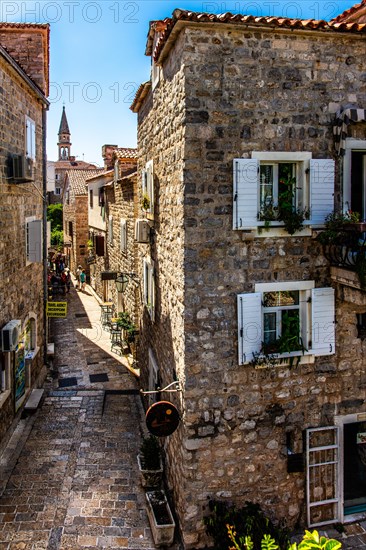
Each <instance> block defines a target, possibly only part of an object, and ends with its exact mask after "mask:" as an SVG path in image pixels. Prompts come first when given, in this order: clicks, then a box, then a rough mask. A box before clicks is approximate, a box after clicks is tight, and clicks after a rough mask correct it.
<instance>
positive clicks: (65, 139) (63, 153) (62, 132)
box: [57, 106, 71, 160]
mask: <svg viewBox="0 0 366 550" xmlns="http://www.w3.org/2000/svg"><path fill="white" fill-rule="evenodd" d="M57 145H58V160H70V153H71V141H70V130H69V125H68V122H67V118H66V112H65V106H63V108H62V116H61V123H60V129H59V131H58V143H57Z"/></svg>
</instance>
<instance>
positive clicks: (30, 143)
mask: <svg viewBox="0 0 366 550" xmlns="http://www.w3.org/2000/svg"><path fill="white" fill-rule="evenodd" d="M25 126H26V141H25V156H26V157H28V158H30V159H32V160H36V123H35V122H34V120H32V119H31V118H29V117H25Z"/></svg>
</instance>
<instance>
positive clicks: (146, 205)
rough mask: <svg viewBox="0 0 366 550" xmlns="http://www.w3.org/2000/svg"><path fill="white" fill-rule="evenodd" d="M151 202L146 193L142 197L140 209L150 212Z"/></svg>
mask: <svg viewBox="0 0 366 550" xmlns="http://www.w3.org/2000/svg"><path fill="white" fill-rule="evenodd" d="M150 205H151V200H150V197H149V195H148V194H147V193H144V194H143V195H142V199H141V208H142V209H143V210H145V211H147V210H150Z"/></svg>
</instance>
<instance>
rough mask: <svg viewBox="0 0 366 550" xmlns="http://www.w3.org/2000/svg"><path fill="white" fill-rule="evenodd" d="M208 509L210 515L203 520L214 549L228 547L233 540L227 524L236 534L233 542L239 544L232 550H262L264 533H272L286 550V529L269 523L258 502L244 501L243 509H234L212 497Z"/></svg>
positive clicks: (282, 548)
mask: <svg viewBox="0 0 366 550" xmlns="http://www.w3.org/2000/svg"><path fill="white" fill-rule="evenodd" d="M209 508H210V510H211V514H210V515H209V516H207V517H206V518H205V519H204V523H205V525H206V532H207V534H208V535H210V536H211V537H212V538H213V540H214V545H215V548H216V549H217V550H223V549H224V548H230V544H231V543H232V542H233V540H232V539H230V536H229V533H228V527H227V526H228V525H229V526H231V528H232V531H233V532H234V533H235V541H236V544H237V545H238V546H237V547H235V546H234V549H235V550H237V549H238V548H239V549H241V548H243V549H245V550H261V548H262V547H261V541H262V539H263V538H264V535H269V536H271V537H272V538H273V539H274V540H275V541H276V543H277V544H278V548H279V549H281V550H287V548H288V545H289V537H288V531H287V530H286V529H285V528H284V527H283V526H282V525H275V524H274V523H272V521H271V520H270V519H269V518H267V517H266V515H265V514H264V513H263V511H262V510H261V508H260V506H259V505H258V504H253V503H251V502H246V503H245V505H244V506H243V507H242V508H236V507H235V506H230V505H228V504H226V503H225V502H221V501H215V500H212V501H210V502H209ZM245 544H246V545H247V546H245ZM248 544H249V545H248Z"/></svg>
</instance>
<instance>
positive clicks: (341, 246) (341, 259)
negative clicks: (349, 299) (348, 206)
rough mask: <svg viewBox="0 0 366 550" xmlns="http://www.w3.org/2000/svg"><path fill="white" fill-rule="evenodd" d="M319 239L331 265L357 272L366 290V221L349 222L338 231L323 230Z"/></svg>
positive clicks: (362, 286)
mask: <svg viewBox="0 0 366 550" xmlns="http://www.w3.org/2000/svg"><path fill="white" fill-rule="evenodd" d="M318 240H319V241H320V242H321V243H322V244H323V251H324V256H325V257H326V258H327V260H328V261H329V263H330V264H331V266H333V267H341V268H343V269H347V270H349V271H353V272H355V273H356V274H357V276H358V280H359V283H360V287H361V288H362V290H366V222H355V223H347V224H344V225H343V226H342V228H341V229H339V230H337V231H333V232H332V231H327V230H326V231H323V232H322V233H320V234H319V236H318Z"/></svg>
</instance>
